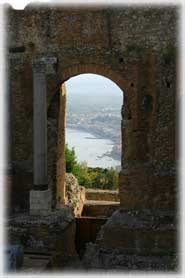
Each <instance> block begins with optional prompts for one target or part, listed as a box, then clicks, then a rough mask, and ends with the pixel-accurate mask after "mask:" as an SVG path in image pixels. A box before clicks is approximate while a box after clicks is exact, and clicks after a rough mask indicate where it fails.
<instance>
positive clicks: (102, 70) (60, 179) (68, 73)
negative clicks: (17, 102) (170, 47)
mask: <svg viewBox="0 0 185 278" xmlns="http://www.w3.org/2000/svg"><path fill="white" fill-rule="evenodd" d="M84 73H94V74H98V75H101V76H104V77H106V78H108V79H109V80H111V81H113V82H114V83H115V84H116V85H117V86H118V87H119V88H120V89H121V91H122V92H123V93H124V105H123V104H121V105H122V113H121V115H122V125H121V126H122V127H123V117H124V113H123V110H124V107H125V106H126V107H127V105H125V101H126V103H127V102H128V97H127V88H128V86H129V85H130V81H129V80H124V78H122V76H121V75H120V73H118V72H116V71H114V70H112V69H111V67H110V66H107V67H106V66H102V65H95V64H86V65H73V66H70V67H67V68H66V69H64V70H63V72H62V82H61V83H62V86H61V87H60V104H59V107H60V108H59V109H60V111H59V115H60V119H59V124H58V126H59V130H58V148H57V154H58V158H57V163H56V164H57V185H56V187H57V194H56V195H57V196H56V198H57V206H58V207H60V206H62V205H63V204H64V203H65V184H64V183H65V182H64V176H65V152H64V148H65V113H66V107H65V106H66V91H65V86H64V83H65V81H67V80H68V79H69V78H71V77H74V76H77V75H79V74H84ZM131 87H132V86H131ZM129 111H130V108H129V105H128V109H126V113H127V114H129V113H130V112H129ZM120 128H121V127H120ZM121 133H123V129H122V128H121ZM121 138H122V141H123V134H122V135H121ZM122 145H124V144H122ZM122 153H123V148H122ZM121 161H122V167H123V155H122V157H121ZM119 187H120V186H119Z"/></svg>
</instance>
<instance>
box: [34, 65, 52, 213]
mask: <svg viewBox="0 0 185 278" xmlns="http://www.w3.org/2000/svg"><path fill="white" fill-rule="evenodd" d="M33 82H34V84H33V85H34V86H33V88H34V103H33V107H34V116H33V124H34V154H33V155H34V189H33V190H32V191H31V192H30V214H32V215H43V214H48V212H49V211H50V210H51V192H50V190H48V184H47V101H46V97H47V95H46V65H45V63H44V62H42V61H39V62H35V63H34V64H33Z"/></svg>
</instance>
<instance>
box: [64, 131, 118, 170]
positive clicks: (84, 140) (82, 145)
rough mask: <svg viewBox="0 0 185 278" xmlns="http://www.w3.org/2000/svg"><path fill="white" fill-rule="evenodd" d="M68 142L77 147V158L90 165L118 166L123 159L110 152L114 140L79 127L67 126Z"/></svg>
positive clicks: (102, 166) (69, 145)
mask: <svg viewBox="0 0 185 278" xmlns="http://www.w3.org/2000/svg"><path fill="white" fill-rule="evenodd" d="M66 143H67V144H68V147H69V148H70V149H71V148H72V147H74V148H75V153H76V156H77V160H78V161H79V162H84V161H86V162H87V165H88V167H101V168H111V167H113V168H116V167H119V166H120V164H121V161H119V160H116V159H113V158H112V157H110V156H109V155H107V154H109V153H110V152H111V150H112V147H113V144H114V143H113V141H111V140H109V139H104V138H97V137H96V136H95V135H93V134H91V133H89V132H86V131H83V130H78V129H72V128H68V127H67V128H66Z"/></svg>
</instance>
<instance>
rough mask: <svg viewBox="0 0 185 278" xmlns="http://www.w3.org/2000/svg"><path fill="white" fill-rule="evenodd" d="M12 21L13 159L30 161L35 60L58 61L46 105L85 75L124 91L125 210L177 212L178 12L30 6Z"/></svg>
mask: <svg viewBox="0 0 185 278" xmlns="http://www.w3.org/2000/svg"><path fill="white" fill-rule="evenodd" d="M7 18H8V23H7V33H8V34H9V35H8V45H7V46H8V50H9V52H8V53H7V57H8V61H9V73H10V94H11V111H12V119H11V129H12V142H11V150H12V151H11V160H12V161H22V160H28V161H31V162H32V160H33V147H32V146H33V123H32V122H33V120H32V119H33V105H32V103H33V85H32V83H33V74H32V61H33V59H34V58H35V57H41V56H47V57H48V56H52V57H56V58H57V67H56V75H55V76H53V75H52V76H51V75H48V76H47V92H48V95H47V99H48V107H49V106H50V105H51V102H52V98H53V96H54V95H55V93H56V91H57V90H58V89H59V88H60V85H61V84H62V83H63V82H64V81H66V80H67V79H68V78H70V77H72V76H75V75H77V74H81V73H86V72H89V73H97V74H100V75H104V76H106V77H108V78H110V79H111V80H112V81H114V82H115V83H116V84H117V85H118V86H119V87H120V88H121V89H122V91H123V92H124V106H123V109H122V114H123V119H122V141H123V142H122V145H123V155H122V171H121V173H120V201H121V205H122V206H123V207H125V208H134V207H138V206H143V207H151V206H152V207H161V208H172V207H174V205H175V190H176V187H175V186H174V185H175V161H176V158H175V131H176V130H175V118H176V114H175V99H176V45H177V21H178V12H177V7H175V6H171V7H150V6H148V7H146V6H145V7H128V6H125V7H124V6H122V7H117V8H116V7H94V8H88V9H87V8H86V9H77V8H76V9H74V8H67V7H65V8H64V7H49V6H40V7H39V6H37V7H34V6H30V5H29V6H27V7H26V9H25V10H24V11H16V10H13V9H12V8H8V9H7ZM56 138H57V136H56ZM56 140H57V139H56ZM54 144H55V145H57V144H56V141H55V142H54ZM48 163H49V164H50V163H51V161H48Z"/></svg>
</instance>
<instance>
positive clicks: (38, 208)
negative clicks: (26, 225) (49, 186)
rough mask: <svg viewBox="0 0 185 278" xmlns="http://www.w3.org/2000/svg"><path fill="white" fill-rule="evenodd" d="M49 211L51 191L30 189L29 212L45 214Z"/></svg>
mask: <svg viewBox="0 0 185 278" xmlns="http://www.w3.org/2000/svg"><path fill="white" fill-rule="evenodd" d="M50 211H51V191H50V190H44V191H40V190H31V191H30V214H31V215H47V214H48V213H49V212H50Z"/></svg>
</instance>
